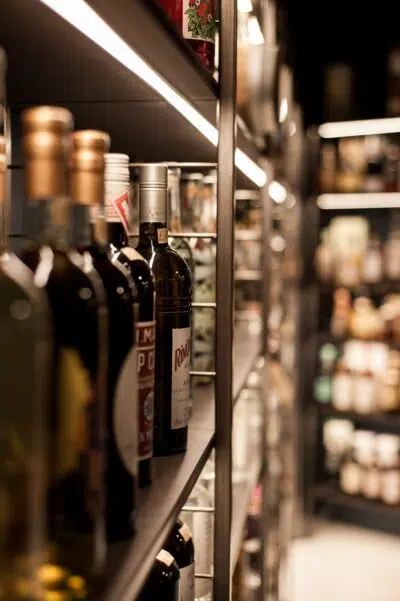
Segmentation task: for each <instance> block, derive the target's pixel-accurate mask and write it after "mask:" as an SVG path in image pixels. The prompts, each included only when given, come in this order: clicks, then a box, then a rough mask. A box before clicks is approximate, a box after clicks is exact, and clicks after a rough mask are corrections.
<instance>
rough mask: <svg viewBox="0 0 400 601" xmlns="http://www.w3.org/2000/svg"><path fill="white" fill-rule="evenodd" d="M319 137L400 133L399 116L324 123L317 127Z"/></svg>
mask: <svg viewBox="0 0 400 601" xmlns="http://www.w3.org/2000/svg"><path fill="white" fill-rule="evenodd" d="M318 133H319V135H320V136H321V138H351V137H353V136H371V135H380V134H396V133H400V118H397V117H394V118H392V119H365V120H364V121H338V122H336V123H335V122H333V123H324V124H323V125H320V127H319V128H318Z"/></svg>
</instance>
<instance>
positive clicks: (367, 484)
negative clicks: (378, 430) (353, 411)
mask: <svg viewBox="0 0 400 601" xmlns="http://www.w3.org/2000/svg"><path fill="white" fill-rule="evenodd" d="M353 452H354V460H355V461H356V462H357V464H358V466H359V469H360V494H362V495H363V496H364V497H366V498H367V499H378V498H379V495H380V473H379V468H378V466H377V458H376V444H375V433H374V432H370V431H368V430H356V432H354V439H353Z"/></svg>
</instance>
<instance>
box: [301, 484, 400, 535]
mask: <svg viewBox="0 0 400 601" xmlns="http://www.w3.org/2000/svg"><path fill="white" fill-rule="evenodd" d="M311 495H312V498H313V500H314V502H315V503H318V505H319V510H318V513H319V514H321V513H322V512H323V513H324V515H325V514H326V513H327V514H328V515H329V517H336V518H338V519H341V520H345V521H350V522H352V523H356V524H360V525H362V526H367V527H370V528H378V529H380V530H384V531H387V532H390V533H395V534H400V508H399V507H392V506H390V505H385V503H382V502H380V501H370V500H369V499H363V498H362V497H353V496H350V495H346V494H345V493H343V492H342V491H340V490H339V489H338V488H337V487H336V486H335V485H334V484H332V483H323V484H317V485H315V486H314V487H313V488H312V490H311Z"/></svg>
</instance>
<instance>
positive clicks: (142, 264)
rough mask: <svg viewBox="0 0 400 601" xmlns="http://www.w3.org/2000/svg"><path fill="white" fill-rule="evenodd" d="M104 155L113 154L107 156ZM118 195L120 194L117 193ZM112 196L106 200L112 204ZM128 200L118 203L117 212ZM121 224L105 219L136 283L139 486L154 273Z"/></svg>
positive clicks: (147, 454)
mask: <svg viewBox="0 0 400 601" xmlns="http://www.w3.org/2000/svg"><path fill="white" fill-rule="evenodd" d="M107 156H109V157H110V156H111V157H112V156H113V155H112V154H111V155H107ZM119 198H121V196H119ZM112 201H113V199H108V202H109V203H111V204H112ZM128 203H129V199H128V194H127V193H126V201H124V202H121V203H119V209H120V211H122V210H124V207H127V206H128ZM123 223H129V215H125V216H124V218H123V219H122V220H120V221H117V220H116V219H115V217H114V218H113V221H109V222H108V236H109V253H110V257H111V260H112V262H113V263H115V264H116V265H122V266H123V267H124V268H125V269H127V270H128V271H129V272H130V274H131V276H132V278H133V280H134V283H135V297H134V300H135V305H136V348H137V353H138V379H139V393H138V407H139V444H138V460H139V487H144V486H147V485H148V484H150V483H151V480H152V469H151V458H152V456H153V426H154V375H155V343H156V336H155V334H156V326H155V288H154V281H153V276H152V273H151V271H150V268H149V266H148V264H147V262H146V261H145V259H144V258H143V257H142V256H141V255H140V254H139V253H138V252H137V251H136V250H135V249H134V248H133V247H132V246H130V245H129V243H128V238H127V233H126V231H125V228H124V225H123Z"/></svg>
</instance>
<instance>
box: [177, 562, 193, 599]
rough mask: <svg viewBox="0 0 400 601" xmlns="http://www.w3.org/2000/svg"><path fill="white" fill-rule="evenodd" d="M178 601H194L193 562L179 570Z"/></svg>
mask: <svg viewBox="0 0 400 601" xmlns="http://www.w3.org/2000/svg"><path fill="white" fill-rule="evenodd" d="M179 574H180V577H181V578H180V584H181V586H180V593H181V594H180V601H194V562H193V563H191V564H190V565H189V566H186V568H181V569H180V570H179Z"/></svg>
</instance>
